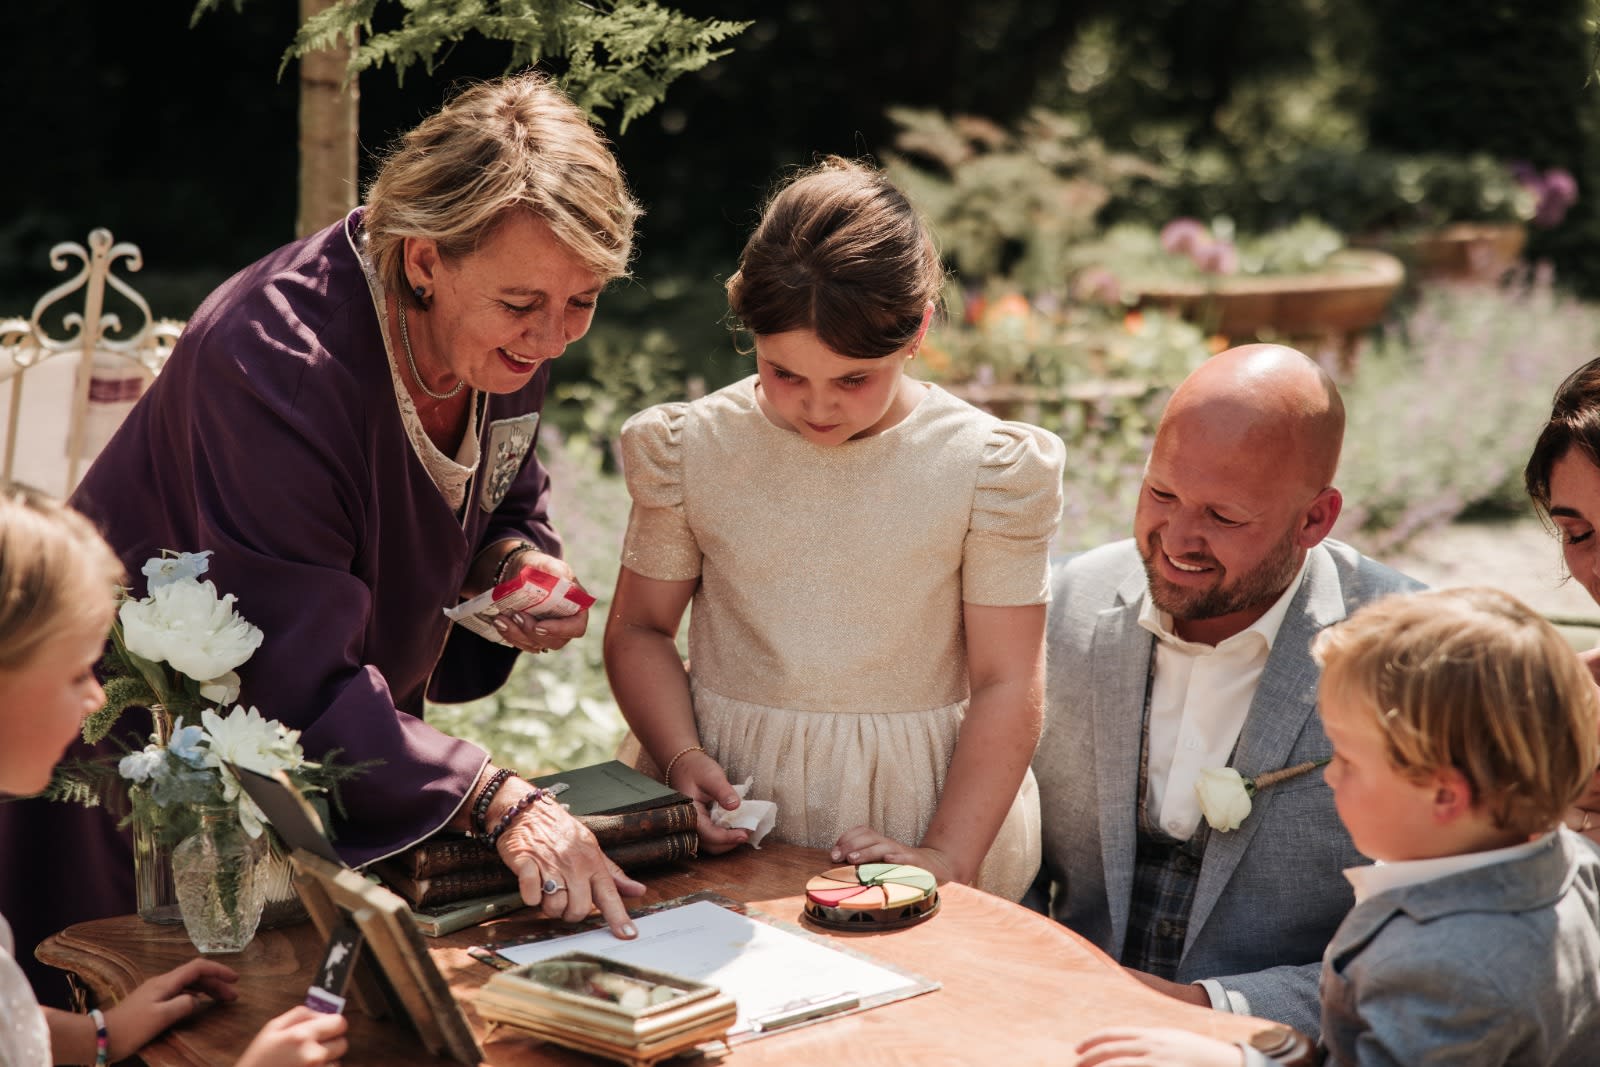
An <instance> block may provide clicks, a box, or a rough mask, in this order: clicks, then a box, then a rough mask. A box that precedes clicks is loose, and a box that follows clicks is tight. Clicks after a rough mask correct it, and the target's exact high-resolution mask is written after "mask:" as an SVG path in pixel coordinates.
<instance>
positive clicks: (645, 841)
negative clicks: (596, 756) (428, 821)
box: [374, 760, 700, 932]
mask: <svg viewBox="0 0 1600 1067" xmlns="http://www.w3.org/2000/svg"><path fill="white" fill-rule="evenodd" d="M531 781H532V782H533V783H534V784H535V785H540V786H543V787H544V788H546V789H552V788H555V787H556V786H557V785H558V783H559V784H561V785H564V786H565V788H564V789H561V790H560V792H559V793H558V795H557V797H556V799H557V800H558V801H559V802H560V803H562V804H564V805H565V806H566V807H567V808H568V809H569V810H570V811H571V812H572V814H573V815H575V816H576V817H577V818H578V821H580V822H582V823H583V824H584V825H585V826H587V827H588V828H589V829H590V831H591V832H592V833H593V834H594V836H595V839H596V840H597V841H599V843H600V848H601V850H602V851H603V852H605V854H606V855H607V856H609V857H610V858H611V861H612V862H613V863H615V864H616V865H617V866H619V867H621V868H622V869H623V870H625V871H628V872H629V873H632V872H634V871H636V870H640V869H642V868H646V867H650V866H652V865H654V864H658V863H665V862H668V861H671V860H679V859H687V858H690V857H693V856H695V855H696V854H697V853H698V851H699V847H700V838H699V835H698V834H696V833H695V809H694V802H693V801H691V800H690V799H689V798H688V797H686V796H684V795H683V794H682V793H680V792H678V791H677V790H675V789H671V788H669V787H667V786H664V785H662V784H661V783H660V782H658V781H656V780H655V779H653V778H650V777H648V776H646V775H644V774H640V773H639V772H638V771H636V770H634V769H633V768H632V767H629V766H627V765H626V764H624V763H620V762H618V761H616V760H611V761H610V762H608V763H597V764H595V765H593V766H590V767H579V768H578V769H576V770H571V771H561V772H559V773H556V774H547V775H543V776H542V777H539V778H534V779H531ZM374 871H375V872H376V873H377V874H378V876H379V877H381V878H382V879H383V881H384V883H385V884H386V885H388V886H389V888H391V889H393V890H394V891H395V892H396V893H399V894H400V895H401V896H402V897H404V898H405V899H406V901H407V903H409V904H410V905H411V906H412V908H413V909H414V910H415V911H416V912H417V913H418V915H419V917H420V918H422V919H423V920H427V919H429V918H431V917H437V916H439V915H441V914H446V913H449V914H455V913H458V912H460V913H464V914H470V913H472V912H473V911H474V905H479V904H484V903H488V902H492V901H501V902H502V903H501V905H500V906H499V907H498V908H490V909H489V911H488V912H487V913H485V914H482V915H480V916H479V917H478V919H477V921H482V919H484V918H487V917H488V916H489V915H490V914H494V913H496V911H497V910H504V904H506V903H510V902H512V900H514V895H515V893H516V891H517V879H516V876H515V875H513V874H512V873H511V871H510V870H508V869H507V868H506V865H505V864H504V863H502V862H501V860H500V857H499V856H498V855H497V854H496V853H495V852H494V851H493V850H492V849H490V848H488V847H486V846H485V845H483V844H481V843H480V842H479V841H477V840H476V839H475V838H472V837H468V836H466V835H464V834H453V833H440V834H435V835H434V836H433V837H430V838H429V839H428V840H426V841H423V842H422V843H420V844H418V845H416V846H414V847H413V848H410V849H408V850H406V851H405V852H402V853H401V854H400V855H398V856H395V857H393V858H392V859H388V860H384V861H383V862H381V863H378V864H376V865H375V866H374ZM507 898H511V899H507ZM435 925H437V924H435ZM457 928H459V927H457ZM423 929H424V931H425V932H446V931H432V930H430V929H429V923H428V922H427V921H424V922H423Z"/></svg>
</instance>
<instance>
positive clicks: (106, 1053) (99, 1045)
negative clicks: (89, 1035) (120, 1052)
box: [89, 1008, 111, 1067]
mask: <svg viewBox="0 0 1600 1067" xmlns="http://www.w3.org/2000/svg"><path fill="white" fill-rule="evenodd" d="M89 1018H91V1019H93V1020H94V1067H106V1065H107V1064H109V1063H110V1062H111V1037H110V1035H109V1034H107V1032H106V1017H105V1015H103V1014H102V1013H101V1011H100V1009H99V1008H90V1009H89Z"/></svg>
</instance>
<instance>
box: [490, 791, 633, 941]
mask: <svg viewBox="0 0 1600 1067" xmlns="http://www.w3.org/2000/svg"><path fill="white" fill-rule="evenodd" d="M508 788H509V787H508ZM524 792H526V790H524ZM495 848H496V850H497V851H499V853H500V858H501V859H502V860H503V861H504V862H505V865H506V866H507V867H508V868H509V869H510V870H511V872H512V873H513V874H515V875H516V876H517V888H518V889H519V890H521V892H522V899H523V900H524V901H526V902H527V903H528V904H529V905H530V906H535V907H537V908H538V909H539V910H540V911H542V912H544V913H545V914H546V915H548V916H550V917H551V918H552V919H561V920H563V921H565V922H569V923H570V922H577V921H578V920H580V919H583V918H587V917H588V915H589V913H590V911H592V910H593V909H595V908H599V909H600V914H601V915H602V916H603V917H604V918H605V920H606V925H607V926H609V927H611V932H612V933H613V934H615V935H616V936H618V937H622V938H631V937H635V936H637V934H638V930H636V929H635V928H634V925H633V923H632V921H631V920H629V918H628V909H627V907H626V906H625V905H624V904H623V903H622V898H623V897H625V896H626V897H638V896H643V895H644V891H645V887H644V884H643V883H642V882H636V881H634V880H633V879H632V878H629V877H628V876H627V875H626V874H623V873H622V868H620V867H618V866H617V865H616V864H615V863H612V862H611V861H610V860H609V859H607V858H606V856H605V853H603V852H601V851H600V846H599V845H598V844H597V843H596V842H595V839H594V834H592V833H590V832H589V828H588V827H587V826H584V825H583V824H582V823H581V822H579V821H578V820H577V819H575V818H573V817H572V815H571V814H570V813H568V811H567V809H565V808H563V807H562V806H561V805H560V804H557V803H554V802H553V801H549V800H540V801H535V802H534V803H533V804H532V805H530V806H529V807H528V809H527V810H526V811H524V812H523V813H522V814H520V815H518V816H517V817H516V818H515V819H513V820H512V822H511V825H510V826H508V827H507V828H506V830H505V832H504V833H503V834H501V835H500V840H499V841H497V842H496V843H495ZM547 884H551V885H553V887H554V888H553V889H552V891H551V892H548V893H546V892H545V886H546V885H547Z"/></svg>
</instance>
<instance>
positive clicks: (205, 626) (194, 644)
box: [118, 578, 262, 682]
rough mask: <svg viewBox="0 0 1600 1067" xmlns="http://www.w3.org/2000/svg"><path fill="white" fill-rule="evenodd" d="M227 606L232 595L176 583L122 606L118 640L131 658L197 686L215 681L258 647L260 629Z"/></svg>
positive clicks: (192, 582)
mask: <svg viewBox="0 0 1600 1067" xmlns="http://www.w3.org/2000/svg"><path fill="white" fill-rule="evenodd" d="M233 602H234V596H233V594H232V593H229V594H228V595H227V596H218V595H217V587H216V586H214V585H212V584H211V583H210V582H199V581H195V580H194V579H193V578H180V579H176V580H174V581H171V582H168V583H166V584H164V585H161V586H158V587H156V588H155V589H152V590H151V592H150V595H149V596H147V597H145V598H144V599H143V600H126V601H123V604H122V608H121V609H120V611H119V612H118V618H119V619H120V620H121V622H122V636H123V640H124V641H125V642H126V644H127V646H128V651H130V652H132V653H134V654H135V655H138V656H143V657H144V658H145V659H147V660H152V661H154V662H157V663H166V664H168V665H170V666H171V667H172V669H173V670H176V671H179V672H181V673H183V674H186V675H188V676H189V677H190V678H193V679H194V680H195V681H197V682H211V681H212V680H214V679H215V680H219V681H220V680H222V677H223V676H224V675H226V674H228V673H229V672H230V671H232V670H233V669H234V668H235V667H238V666H239V665H240V664H241V663H243V662H244V661H245V660H247V659H249V658H250V656H251V655H252V654H253V653H254V652H255V650H256V649H257V648H260V647H261V636H262V635H261V630H260V629H259V628H257V627H255V626H252V625H250V624H249V623H248V622H246V621H245V620H244V619H243V618H241V617H240V615H239V614H238V612H236V611H234V610H233Z"/></svg>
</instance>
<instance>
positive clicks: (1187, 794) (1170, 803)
mask: <svg viewBox="0 0 1600 1067" xmlns="http://www.w3.org/2000/svg"><path fill="white" fill-rule="evenodd" d="M1305 574H1306V565H1305V563H1303V562H1302V563H1301V564H1300V572H1299V573H1298V574H1296V575H1295V578H1294V581H1292V582H1290V583H1289V588H1287V589H1285V590H1284V591H1283V595H1282V596H1280V597H1278V599H1277V600H1276V601H1274V602H1273V604H1272V607H1270V608H1268V609H1267V611H1266V613H1265V614H1264V615H1262V616H1261V618H1259V619H1257V620H1256V621H1255V622H1254V623H1252V624H1251V625H1250V626H1248V627H1246V628H1245V629H1243V630H1241V631H1240V632H1239V633H1236V634H1234V635H1233V636H1232V637H1230V638H1228V639H1226V640H1225V641H1222V642H1221V643H1219V644H1217V645H1215V646H1213V645H1204V644H1198V643H1196V642H1193V641H1185V640H1184V639H1183V638H1181V637H1179V636H1178V635H1177V634H1175V633H1173V630H1172V616H1171V615H1169V614H1167V613H1166V612H1164V611H1162V610H1160V609H1159V608H1157V607H1156V606H1155V603H1154V601H1152V600H1151V598H1150V597H1149V595H1148V594H1146V596H1145V599H1144V606H1143V607H1142V608H1140V610H1139V625H1140V626H1142V627H1144V628H1145V629H1146V630H1149V631H1150V632H1151V633H1153V634H1155V635H1156V647H1155V675H1154V678H1153V679H1152V681H1151V687H1150V688H1151V692H1150V734H1149V738H1148V739H1147V741H1146V742H1145V744H1146V747H1147V749H1148V765H1147V777H1148V782H1147V784H1146V792H1145V804H1146V808H1147V810H1148V811H1150V812H1151V813H1153V815H1154V817H1155V822H1156V824H1157V825H1159V826H1160V827H1161V829H1162V830H1164V831H1165V832H1166V833H1168V834H1171V835H1172V836H1173V837H1175V838H1177V839H1178V840H1180V841H1187V840H1188V839H1189V838H1190V836H1192V835H1193V834H1194V831H1195V828H1196V827H1197V826H1199V825H1200V800H1199V798H1198V797H1197V796H1196V795H1195V791H1194V784H1195V782H1196V781H1198V780H1199V778H1200V772H1201V771H1202V770H1203V769H1205V768H1208V767H1226V766H1227V765H1228V759H1229V757H1230V756H1231V755H1232V754H1233V746H1234V743H1235V742H1236V741H1238V740H1239V731H1240V730H1242V729H1243V728H1244V720H1245V717H1246V716H1247V715H1248V714H1249V713H1250V702H1251V701H1252V700H1254V699H1255V695H1256V688H1257V687H1258V686H1259V685H1260V684H1261V672H1262V671H1263V670H1264V669H1265V668H1266V666H1267V656H1268V655H1270V654H1271V652H1272V644H1273V642H1274V641H1276V640H1277V639H1278V631H1279V630H1280V629H1281V628H1282V627H1283V620H1284V618H1285V616H1287V615H1288V614H1289V603H1290V602H1291V601H1292V600H1294V596H1295V593H1297V592H1298V591H1299V589H1300V583H1301V581H1303V580H1304V579H1305Z"/></svg>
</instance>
